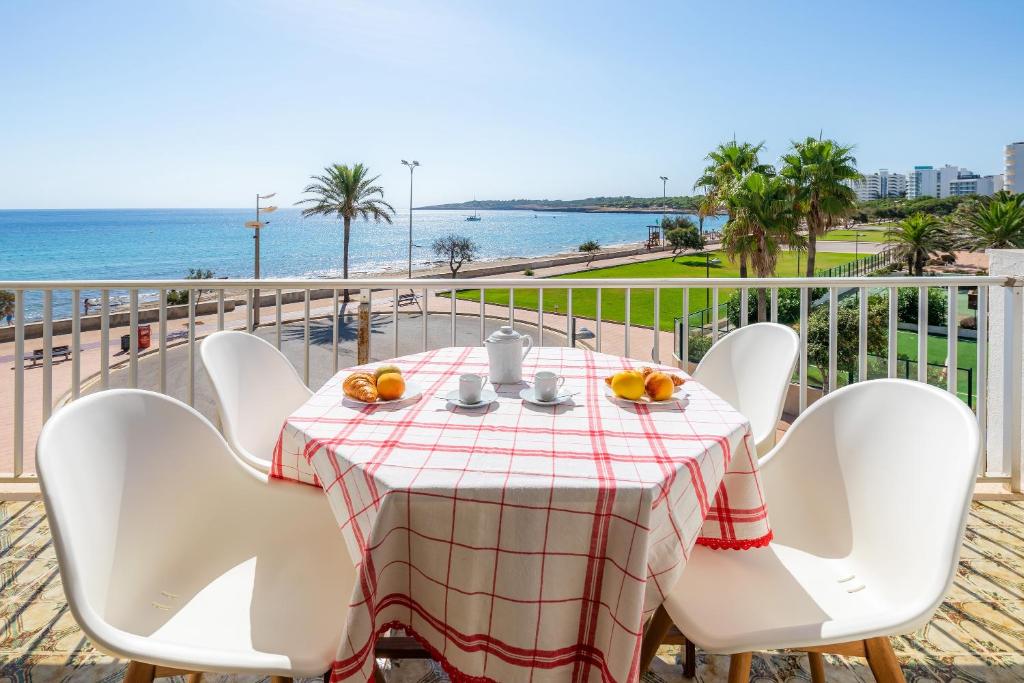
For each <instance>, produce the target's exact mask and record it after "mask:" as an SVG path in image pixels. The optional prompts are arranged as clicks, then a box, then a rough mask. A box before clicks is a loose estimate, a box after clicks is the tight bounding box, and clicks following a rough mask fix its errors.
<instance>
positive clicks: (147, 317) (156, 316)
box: [0, 300, 240, 342]
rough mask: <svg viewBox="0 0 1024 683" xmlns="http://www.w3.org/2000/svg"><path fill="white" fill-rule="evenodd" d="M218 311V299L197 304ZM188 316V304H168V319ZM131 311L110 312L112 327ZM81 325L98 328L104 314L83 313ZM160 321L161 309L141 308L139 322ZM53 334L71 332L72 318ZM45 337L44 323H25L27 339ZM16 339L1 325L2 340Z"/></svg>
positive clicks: (228, 305) (199, 310) (58, 323)
mask: <svg viewBox="0 0 1024 683" xmlns="http://www.w3.org/2000/svg"><path fill="white" fill-rule="evenodd" d="M236 303H240V302H236V301H233V300H230V301H225V302H224V310H225V311H233V310H235V305H236ZM216 312H217V302H216V301H204V302H202V303H200V304H199V305H197V306H196V314H197V315H210V314H212V313H216ZM187 317H188V304H182V305H180V306H168V307H167V319H168V320H177V319H179V318H187ZM130 318H131V313H130V312H129V311H118V312H117V313H111V314H110V328H111V329H113V328H115V327H127V326H128V323H129V322H130ZM80 320H81V322H80V326H81V329H82V331H87V330H98V329H100V327H101V320H102V316H99V315H83V316H82V317H81V319H80ZM159 321H160V309H159V308H141V309H139V324H140V325H145V324H147V323H155V322H159ZM53 334H54V335H55V336H56V335H58V334H71V319H70V318H61V319H59V320H54V321H53ZM42 337H43V323H42V322H37V323H27V324H26V325H25V339H26V340H28V339H42ZM9 341H14V327H13V326H11V327H0V342H9Z"/></svg>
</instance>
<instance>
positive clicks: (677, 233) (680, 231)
mask: <svg viewBox="0 0 1024 683" xmlns="http://www.w3.org/2000/svg"><path fill="white" fill-rule="evenodd" d="M665 240H666V241H667V242H668V243H669V246H671V247H672V260H673V261H675V260H676V257H677V256H678V255H679V254H681V253H682V252H684V251H687V250H691V251H703V250H704V236H703V235H702V234H700V233H699V232H697V228H695V227H690V228H684V227H678V228H672V229H671V230H669V231H668V232H666V233H665Z"/></svg>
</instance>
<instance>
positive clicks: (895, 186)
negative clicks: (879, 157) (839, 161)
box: [847, 168, 907, 202]
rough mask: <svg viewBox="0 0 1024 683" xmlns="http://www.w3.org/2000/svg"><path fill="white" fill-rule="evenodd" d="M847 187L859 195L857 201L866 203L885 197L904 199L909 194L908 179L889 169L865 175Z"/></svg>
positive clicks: (849, 183) (852, 181)
mask: <svg viewBox="0 0 1024 683" xmlns="http://www.w3.org/2000/svg"><path fill="white" fill-rule="evenodd" d="M847 185H848V186H849V187H850V188H852V189H853V191H854V192H856V193H857V200H858V201H861V202H866V201H869V200H871V199H882V198H884V197H902V196H904V195H905V194H906V192H907V177H906V176H905V175H903V174H902V173H889V170H888V169H885V168H880V169H878V171H877V172H875V173H865V174H864V175H863V176H862V177H861V178H859V179H857V180H851V181H849V182H848V183H847Z"/></svg>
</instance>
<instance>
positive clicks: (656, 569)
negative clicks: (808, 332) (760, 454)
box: [272, 347, 771, 683]
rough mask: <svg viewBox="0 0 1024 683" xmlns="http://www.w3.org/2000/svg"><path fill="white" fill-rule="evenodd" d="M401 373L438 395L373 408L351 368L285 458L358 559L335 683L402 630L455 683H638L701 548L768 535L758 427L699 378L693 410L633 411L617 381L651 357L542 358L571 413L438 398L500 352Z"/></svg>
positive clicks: (448, 351)
mask: <svg viewBox="0 0 1024 683" xmlns="http://www.w3.org/2000/svg"><path fill="white" fill-rule="evenodd" d="M395 362H396V363H397V364H398V365H399V366H400V367H401V368H402V370H403V373H404V374H405V376H406V377H407V378H409V379H410V380H413V381H415V382H417V383H419V384H420V385H421V386H422V387H423V389H424V392H423V396H422V398H420V399H418V400H410V401H407V402H402V403H398V404H385V405H374V406H366V405H360V404H357V403H354V402H352V401H349V400H346V399H345V398H344V394H343V392H342V389H341V381H342V379H343V378H344V377H345V376H346V375H347V373H348V371H345V372H342V373H339V375H337V376H336V377H334V378H332V379H331V380H330V381H328V382H327V384H326V385H324V387H323V388H322V389H320V391H318V392H317V393H316V394H315V395H314V396H313V397H312V398H311V399H310V400H309V401H308V402H307V403H306V404H305V405H303V406H302V407H301V408H300V409H299V410H297V411H296V412H295V414H293V415H292V416H290V417H289V418H288V420H287V422H286V423H285V425H284V428H283V430H282V432H281V438H280V441H279V442H278V446H277V448H276V449H275V452H274V464H273V469H272V476H273V477H275V478H278V479H289V480H294V481H300V482H305V483H309V484H317V485H321V483H322V485H323V488H324V490H325V491H326V493H327V496H328V498H329V500H330V504H331V507H332V509H333V510H334V514H335V516H336V517H337V519H338V522H339V525H340V528H341V531H342V533H343V534H344V536H345V539H346V541H347V544H348V547H349V551H350V552H351V554H352V557H353V558H354V559H355V560H356V562H357V563H358V581H357V582H356V587H355V590H354V595H353V596H352V599H351V603H350V604H351V611H350V614H349V619H348V623H347V625H346V633H345V634H344V637H343V638H342V639H341V642H340V644H339V646H338V653H337V657H336V661H335V663H334V669H333V679H332V680H343V681H348V680H352V681H369V680H371V679H372V667H373V646H374V642H375V640H376V637H377V635H378V634H380V633H382V632H384V631H385V630H387V629H389V628H395V627H402V628H405V629H406V630H407V631H409V632H410V633H412V634H413V635H414V636H415V637H416V638H417V639H418V640H419V641H420V642H421V643H422V644H423V645H424V646H425V647H426V648H427V649H428V650H430V651H431V653H432V654H433V655H434V657H435V658H436V659H437V660H438V661H440V662H441V663H442V665H443V666H444V667H445V669H446V670H447V671H448V673H449V675H450V676H451V677H452V679H453V680H457V681H473V682H477V681H536V682H538V683H539V682H542V681H568V680H572V681H591V680H594V681H630V680H636V678H637V673H638V672H637V670H638V666H639V664H638V660H639V653H640V642H641V635H642V628H643V623H644V620H645V618H646V617H647V616H649V615H650V614H651V612H652V611H653V610H654V609H655V608H656V607H657V606H658V605H659V604H661V602H662V598H663V594H664V591H665V590H667V589H669V588H670V587H671V586H672V584H673V582H674V581H675V580H676V579H677V578H678V576H679V574H680V572H681V571H682V569H683V566H684V565H685V563H686V560H687V557H688V556H689V553H690V551H691V549H692V548H693V545H694V543H698V542H699V543H704V544H706V545H709V546H711V547H715V548H737V549H742V548H749V547H754V546H759V545H764V544H766V543H767V542H768V541H769V539H770V538H771V532H770V530H769V527H768V520H767V514H766V509H765V503H764V497H763V495H762V492H761V488H760V483H759V481H758V474H757V457H756V455H755V454H754V449H753V446H752V444H751V437H750V427H749V423H748V422H747V420H746V418H744V417H743V416H742V415H740V414H739V413H737V412H736V411H735V410H734V409H733V408H732V407H731V406H729V405H728V404H727V403H725V402H724V401H723V400H722V399H720V398H718V397H717V396H715V395H714V394H712V393H711V392H710V391H708V390H707V389H704V388H703V387H702V386H700V385H699V384H697V383H696V382H692V381H691V382H687V383H686V385H685V389H686V390H687V391H688V392H689V399H688V401H687V402H685V403H683V404H675V405H670V406H664V405H663V406H634V405H633V404H631V403H624V402H618V401H612V400H610V399H609V398H608V397H606V396H605V383H604V378H605V377H606V376H607V375H610V374H612V373H613V372H615V371H617V370H621V369H623V368H626V367H632V366H635V365H639V364H636V363H634V362H633V361H630V360H628V359H624V358H619V357H616V356H609V355H605V354H601V353H593V352H590V351H585V350H579V349H569V348H561V347H544V348H535V349H533V350H531V351H530V353H529V354H528V356H527V358H526V360H525V361H524V368H523V376H524V377H525V378H532V377H533V373H535V372H536V371H538V370H542V369H543V370H553V371H555V372H558V373H559V374H561V375H563V376H564V377H565V378H566V382H565V387H566V390H568V391H574V392H575V391H578V392H580V394H579V395H577V396H575V397H574V404H573V405H566V406H560V407H554V408H553V407H536V406H532V405H528V404H524V403H523V402H522V401H521V400H520V399H519V397H518V393H519V389H520V388H521V387H520V386H519V385H516V386H514V387H513V386H510V385H501V386H499V387H497V389H498V394H499V401H498V403H497V405H494V406H491V407H490V408H489V409H487V410H483V409H477V410H465V409H460V408H452V407H450V406H448V405H447V404H446V402H445V401H444V400H443V399H442V398H439V397H441V396H443V395H444V394H446V393H447V392H448V391H450V390H452V389H454V388H457V385H458V375H459V374H460V373H463V372H479V373H486V372H487V355H486V352H485V350H484V349H483V348H458V347H455V348H445V349H439V350H435V351H428V352H425V353H420V354H416V355H412V356H406V357H403V358H399V359H397V360H396V361H395ZM677 372H678V371H677Z"/></svg>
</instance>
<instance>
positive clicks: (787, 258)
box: [458, 251, 854, 331]
mask: <svg viewBox="0 0 1024 683" xmlns="http://www.w3.org/2000/svg"><path fill="white" fill-rule="evenodd" d="M710 254H711V258H712V260H714V259H719V260H720V262H719V263H718V264H717V265H716V264H713V265H712V266H711V268H710V275H711V277H729V278H739V265H738V264H736V263H732V262H730V261H729V260H728V258H727V257H726V256H725V255H724V254H722V253H721V252H717V251H715V252H710ZM853 260H854V257H853V255H852V254H840V253H832V252H818V255H817V263H816V265H817V267H818V268H831V267H833V266H838V265H841V264H844V263H849V262H850V261H853ZM805 263H806V262H805V261H804V260H803V259H801V266H803V265H805ZM706 272H707V268H706V263H705V258H704V256H681V257H679V258H678V259H676V260H675V261H673V260H672V259H671V258H664V259H657V260H654V261H643V262H639V263H629V264H624V265H620V266H611V267H609V268H592V269H590V270H587V271H583V272H579V273H570V274H567V275H560V276H558V277H557V278H552V279H561V280H568V281H571V280H574V279H576V280H578V279H591V278H593V279H602V278H606V279H614V278H681V277H687V278H703V277H705V274H706ZM775 274H776V276H780V277H793V276H796V275H799V273H798V272H797V255H796V254H795V253H793V252H783V254H782V255H781V256H780V257H779V264H778V267H777V268H776V270H775ZM752 275H753V273H752V272H751V276H752ZM485 284H486V280H481V281H479V286H483V285H485ZM566 292H567V290H565V289H546V290H544V310H545V311H547V312H549V313H565V311H566V305H567V299H568V297H567V294H566ZM731 292H732V290H726V289H723V290H720V291H719V297H720V298H719V301H720V302H721V303H724V302H725V300H726V299H727V298H728V296H729V294H730V293H731ZM458 296H459V298H461V299H466V300H469V301H478V300H479V299H480V292H479V290H476V289H467V290H462V291H461V292H459V294H458ZM485 296H486V301H487V303H489V304H495V305H500V306H507V305H509V291H508V290H507V289H494V290H487V292H486V295H485ZM629 300H630V316H629V321H630V324H633V325H646V326H651V325H652V321H653V320H654V290H651V289H639V288H633V289H631V290H630V297H629ZM537 303H538V298H537V290H536V289H520V290H516V291H515V292H514V294H513V301H512V305H513V306H514V307H516V308H528V309H532V310H537ZM751 304H752V305H753V297H751ZM682 306H683V294H682V291H681V290H679V289H676V288H669V287H666V288H664V289H662V291H661V309H660V311H659V318H660V320H659V326H660V328H661V329H662V330H666V331H671V330H672V324H673V320H674V319H675V318H676V317H677V316H679V315H681V313H682ZM707 307H708V301H707V298H706V291H705V290H703V289H691V290H690V311H691V312H692V311H699V310H701V309H703V308H707ZM625 309H626V290H624V289H605V290H604V291H603V292H602V294H601V317H602V319H603V320H610V321H616V322H624V321H625V319H626V315H625ZM572 310H573V314H574V315H576V316H578V317H582V318H590V319H593V318H595V316H596V313H597V292H596V291H595V290H593V289H577V290H573V294H572Z"/></svg>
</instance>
